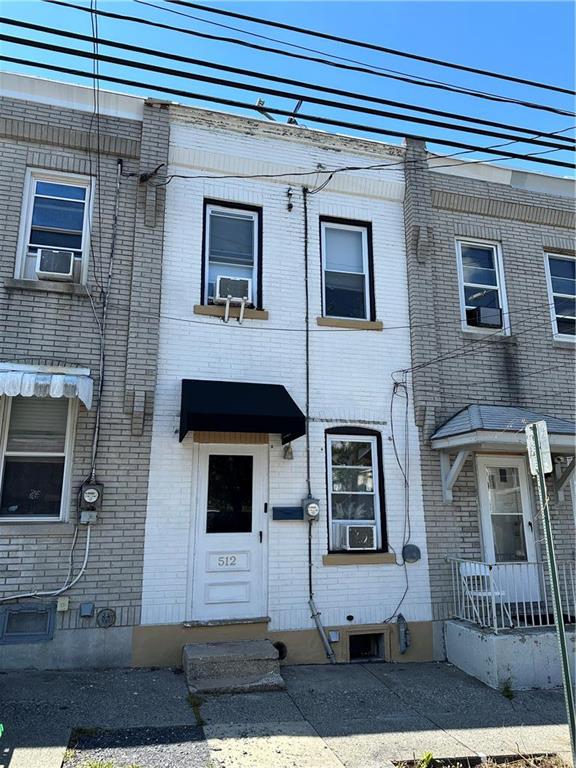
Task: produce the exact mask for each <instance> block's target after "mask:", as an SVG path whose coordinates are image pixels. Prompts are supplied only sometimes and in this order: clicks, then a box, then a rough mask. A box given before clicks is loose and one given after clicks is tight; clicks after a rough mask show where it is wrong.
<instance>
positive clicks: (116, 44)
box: [0, 17, 576, 146]
mask: <svg viewBox="0 0 576 768" xmlns="http://www.w3.org/2000/svg"><path fill="white" fill-rule="evenodd" d="M0 22H3V23H5V24H9V25H11V26H17V27H22V28H25V29H33V30H36V31H39V32H46V33H48V34H50V35H57V36H59V37H69V38H73V39H75V40H82V41H85V42H90V40H91V38H90V37H89V36H88V35H82V34H79V33H76V32H71V31H66V30H62V29H53V28H48V27H46V26H44V25H40V24H33V23H30V22H25V21H18V20H15V19H9V18H6V17H0ZM99 43H100V45H105V46H107V47H111V48H118V49H121V50H127V51H133V52H135V53H143V54H145V55H150V56H155V57H158V58H162V59H164V60H172V61H179V62H185V63H187V64H194V65H196V66H200V67H204V68H206V69H217V70H221V71H224V72H232V73H234V74H239V75H247V76H248V77H254V78H258V79H260V80H267V81H271V82H276V83H283V84H286V85H293V86H297V87H300V88H308V89H313V90H316V91H319V92H321V93H330V94H333V95H337V96H344V97H345V98H353V99H357V100H359V101H368V102H373V103H375V104H384V105H387V106H393V107H400V108H402V109H409V110H411V111H417V112H423V113H425V114H431V115H437V116H440V117H447V118H452V119H456V120H461V121H464V122H470V123H475V124H478V125H487V126H491V127H495V128H503V129H505V130H511V131H520V132H524V133H529V134H537V135H538V136H542V137H548V138H552V137H553V136H554V138H556V140H557V141H563V142H565V143H567V144H576V139H574V138H572V137H568V136H556V135H555V134H557V133H558V132H557V131H556V132H546V131H542V132H538V131H537V129H535V128H525V127H522V126H517V125H510V124H509V123H501V122H497V121H494V120H484V119H483V118H476V117H471V116H469V115H461V114H457V113H454V112H445V111H443V110H439V109H432V108H429V107H421V106H418V105H411V104H407V103H405V102H401V101H391V100H390V99H382V98H380V97H379V96H371V95H369V94H362V93H356V92H354V93H350V91H346V90H343V89H340V88H331V87H328V86H323V85H318V84H315V83H308V82H303V81H301V80H295V79H292V78H287V77H278V76H276V75H270V74H266V73H262V72H258V71H255V70H249V69H244V68H239V67H232V66H228V65H225V64H220V63H218V62H212V61H206V60H204V59H195V58H191V57H189V56H181V55H179V54H176V53H168V52H166V51H160V50H157V49H155V50H150V48H145V47H143V46H138V45H130V44H128V43H122V42H120V41H116V40H110V39H104V38H100V40H99ZM195 79H198V78H197V77H196V76H195ZM254 90H255V91H257V92H259V93H260V92H264V91H263V89H262V88H261V87H254ZM287 98H295V99H300V98H302V99H303V101H311V102H315V99H314V97H313V96H304V95H303V94H291V95H290V96H287ZM391 114H392V113H391ZM395 116H396V117H397V118H398V119H401V120H406V121H410V122H412V121H414V120H415V118H414V117H412V116H411V115H404V116H402V115H395ZM417 121H418V122H423V121H422V120H421V119H420V118H417ZM429 124H430V125H444V124H442V123H439V122H437V121H430V123H429ZM458 129H459V130H463V131H464V132H466V127H465V126H462V127H460V126H458ZM563 130H564V131H566V130H569V129H563ZM469 132H474V133H479V134H483V135H488V136H490V135H494V136H497V137H499V138H504V136H503V135H501V134H497V133H491V132H490V131H482V130H481V129H474V130H470V131H469ZM506 138H509V137H508V136H506ZM543 146H548V145H546V144H544V145H543Z"/></svg>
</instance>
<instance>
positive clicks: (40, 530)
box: [0, 520, 75, 537]
mask: <svg viewBox="0 0 576 768" xmlns="http://www.w3.org/2000/svg"><path fill="white" fill-rule="evenodd" d="M74 527H75V526H74V523H65V522H63V521H62V522H58V521H56V520H53V521H41V520H38V521H35V520H18V521H16V520H5V521H4V520H0V537H2V536H66V535H68V534H71V533H74Z"/></svg>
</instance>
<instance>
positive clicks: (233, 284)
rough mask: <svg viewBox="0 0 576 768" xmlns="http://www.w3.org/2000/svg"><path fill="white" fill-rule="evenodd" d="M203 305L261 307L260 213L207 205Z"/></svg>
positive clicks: (252, 210)
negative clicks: (242, 304) (230, 304)
mask: <svg viewBox="0 0 576 768" xmlns="http://www.w3.org/2000/svg"><path fill="white" fill-rule="evenodd" d="M205 217H206V218H205V221H206V224H205V227H206V229H205V233H204V240H205V253H204V295H203V302H204V303H205V304H218V303H222V304H224V303H226V299H227V297H228V296H230V297H231V300H232V302H233V303H236V304H237V303H240V302H241V301H242V300H243V299H245V300H246V302H245V303H246V304H247V305H248V306H255V307H259V306H260V303H261V287H260V261H261V242H260V241H261V234H260V223H261V212H260V210H259V209H257V208H252V207H242V206H240V205H236V204H224V203H206V212H205Z"/></svg>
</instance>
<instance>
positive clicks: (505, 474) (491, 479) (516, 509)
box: [486, 467, 528, 563]
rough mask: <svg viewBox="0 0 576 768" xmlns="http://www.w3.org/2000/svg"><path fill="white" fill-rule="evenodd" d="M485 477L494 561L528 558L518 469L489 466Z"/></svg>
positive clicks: (501, 561)
mask: <svg viewBox="0 0 576 768" xmlns="http://www.w3.org/2000/svg"><path fill="white" fill-rule="evenodd" d="M486 476H487V482H488V497H489V500H490V520H491V524H492V535H493V538H494V553H495V559H496V562H497V563H504V562H514V561H517V560H527V559H528V555H527V550H526V540H525V535H524V510H523V507H522V493H521V489H520V474H519V472H518V469H517V468H516V467H488V468H487V470H486Z"/></svg>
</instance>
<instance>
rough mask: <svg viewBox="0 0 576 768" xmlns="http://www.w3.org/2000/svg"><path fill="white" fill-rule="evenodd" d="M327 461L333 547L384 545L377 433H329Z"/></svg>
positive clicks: (330, 533) (334, 549)
mask: <svg viewBox="0 0 576 768" xmlns="http://www.w3.org/2000/svg"><path fill="white" fill-rule="evenodd" d="M327 463H328V525H329V543H330V551H331V552H338V551H358V550H378V549H382V543H383V531H382V519H381V513H380V510H381V506H382V507H383V499H381V498H380V473H379V456H378V441H377V438H376V436H375V435H374V436H372V435H350V434H328V435H327Z"/></svg>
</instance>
